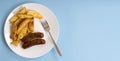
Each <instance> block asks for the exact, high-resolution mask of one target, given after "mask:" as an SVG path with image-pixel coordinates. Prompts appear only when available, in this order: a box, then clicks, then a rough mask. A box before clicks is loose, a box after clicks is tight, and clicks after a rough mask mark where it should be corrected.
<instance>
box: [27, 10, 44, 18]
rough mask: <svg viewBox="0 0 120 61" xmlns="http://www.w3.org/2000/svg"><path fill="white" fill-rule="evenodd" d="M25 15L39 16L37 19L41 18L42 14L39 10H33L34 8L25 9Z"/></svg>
mask: <svg viewBox="0 0 120 61" xmlns="http://www.w3.org/2000/svg"><path fill="white" fill-rule="evenodd" d="M27 15H32V16H34V17H35V18H39V19H41V18H42V15H41V14H40V13H39V12H37V11H35V10H29V11H27Z"/></svg>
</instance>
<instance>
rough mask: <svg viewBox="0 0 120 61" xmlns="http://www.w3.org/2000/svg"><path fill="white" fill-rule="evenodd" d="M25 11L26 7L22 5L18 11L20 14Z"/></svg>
mask: <svg viewBox="0 0 120 61" xmlns="http://www.w3.org/2000/svg"><path fill="white" fill-rule="evenodd" d="M26 12H27V10H26V8H25V7H22V8H21V9H20V10H19V11H18V13H22V14H25V13H26Z"/></svg>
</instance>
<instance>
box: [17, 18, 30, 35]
mask: <svg viewBox="0 0 120 61" xmlns="http://www.w3.org/2000/svg"><path fill="white" fill-rule="evenodd" d="M30 21H31V19H24V20H23V21H22V22H21V23H20V25H19V26H18V30H17V34H18V33H19V32H20V31H21V30H22V29H23V28H24V27H25V26H26V25H27V24H28V23H29V22H30Z"/></svg>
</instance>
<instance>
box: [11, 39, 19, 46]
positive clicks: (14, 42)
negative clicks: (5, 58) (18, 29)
mask: <svg viewBox="0 0 120 61" xmlns="http://www.w3.org/2000/svg"><path fill="white" fill-rule="evenodd" d="M11 44H13V45H15V46H18V44H19V41H18V40H13V41H12V42H11Z"/></svg>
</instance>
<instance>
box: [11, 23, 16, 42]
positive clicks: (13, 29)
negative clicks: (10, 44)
mask: <svg viewBox="0 0 120 61" xmlns="http://www.w3.org/2000/svg"><path fill="white" fill-rule="evenodd" d="M11 30H12V31H11V34H10V38H11V39H12V40H16V39H17V34H16V33H17V25H16V24H13V25H12V29H11Z"/></svg>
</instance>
